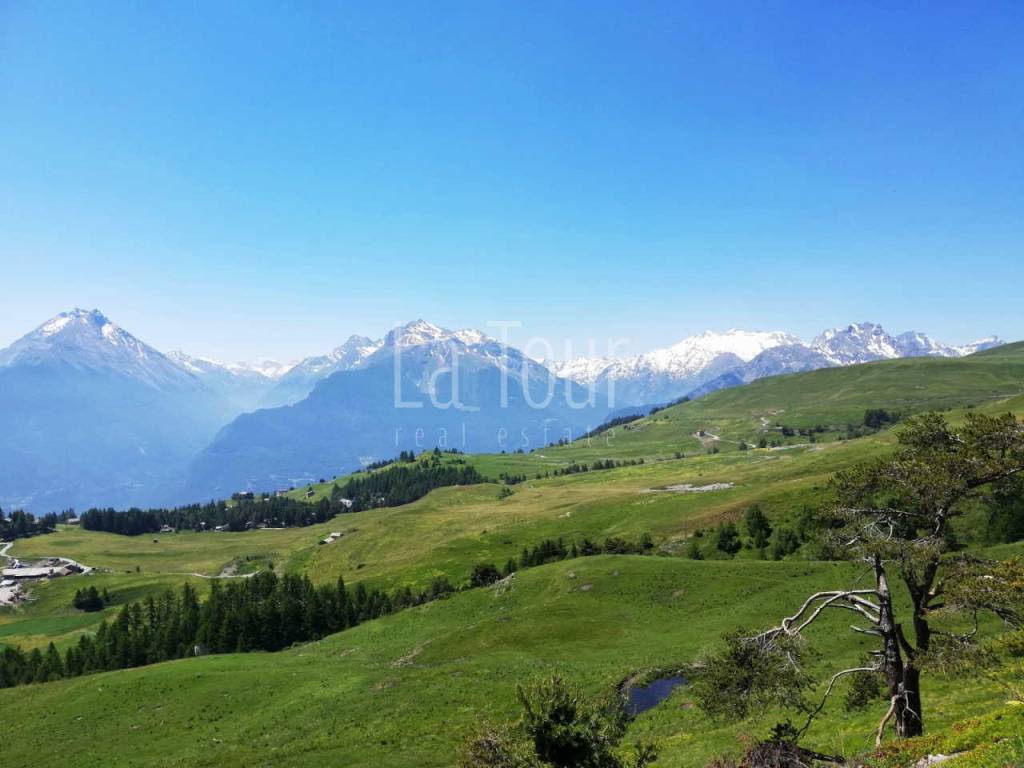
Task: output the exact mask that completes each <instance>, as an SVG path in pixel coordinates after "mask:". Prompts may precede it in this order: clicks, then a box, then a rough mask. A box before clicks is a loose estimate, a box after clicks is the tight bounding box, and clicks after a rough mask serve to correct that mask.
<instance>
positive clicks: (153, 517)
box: [81, 494, 347, 536]
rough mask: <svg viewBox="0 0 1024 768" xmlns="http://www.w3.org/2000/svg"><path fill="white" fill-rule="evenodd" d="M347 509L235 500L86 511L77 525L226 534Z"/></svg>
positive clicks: (134, 532)
mask: <svg viewBox="0 0 1024 768" xmlns="http://www.w3.org/2000/svg"><path fill="white" fill-rule="evenodd" d="M345 511H347V508H346V507H345V506H344V505H342V504H341V503H339V502H336V501H334V500H331V499H321V500H319V501H317V502H315V503H309V502H305V501H299V500H298V499H293V498H290V497H288V496H270V495H268V494H263V495H261V496H258V497H255V498H252V499H248V498H241V497H239V498H237V499H235V500H233V502H232V503H231V504H228V502H226V501H223V500H221V501H211V502H207V503H206V504H189V505H186V506H183V507H174V508H171V509H159V508H158V509H138V508H137V507H133V508H131V509H127V510H123V511H118V510H115V509H111V508H108V509H90V510H87V511H86V512H84V513H82V518H81V525H82V527H83V528H85V529H86V530H89V531H106V532H107V533H120V534H123V535H126V536H138V535H140V534H144V533H156V532H158V531H159V530H160V529H161V528H163V527H164V526H169V527H171V528H174V529H175V530H192V531H204V530H210V529H213V528H216V527H218V526H226V527H227V530H229V531H244V530H246V529H247V528H253V527H255V526H257V525H266V526H270V527H273V528H281V527H284V528H295V527H301V526H306V525H314V524H316V523H323V522H326V521H328V520H330V519H331V518H332V517H334V516H335V515H337V514H338V513H339V512H345Z"/></svg>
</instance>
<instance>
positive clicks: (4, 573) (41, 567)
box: [0, 557, 92, 606]
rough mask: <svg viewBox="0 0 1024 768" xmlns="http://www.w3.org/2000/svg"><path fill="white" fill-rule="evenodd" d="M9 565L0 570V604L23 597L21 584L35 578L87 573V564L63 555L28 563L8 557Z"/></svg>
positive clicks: (17, 600) (54, 577)
mask: <svg viewBox="0 0 1024 768" xmlns="http://www.w3.org/2000/svg"><path fill="white" fill-rule="evenodd" d="M9 560H10V563H9V567H7V568H3V569H2V570H0V606H3V605H14V604H15V603H18V602H19V601H21V600H22V599H23V598H24V597H25V592H24V590H23V589H22V584H24V582H26V581H33V580H36V579H56V578H59V577H61V576H72V575H74V574H77V573H88V572H89V571H91V570H92V569H91V568H89V567H88V566H85V565H82V564H81V563H76V562H75V561H74V560H68V559H67V558H64V557H48V558H46V559H45V560H40V561H38V562H35V563H32V564H28V563H24V562H22V561H21V560H17V559H15V558H13V557H12V558H9Z"/></svg>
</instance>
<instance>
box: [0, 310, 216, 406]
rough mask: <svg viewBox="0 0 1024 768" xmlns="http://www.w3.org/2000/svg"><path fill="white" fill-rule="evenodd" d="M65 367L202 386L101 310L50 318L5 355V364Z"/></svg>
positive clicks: (1, 358)
mask: <svg viewBox="0 0 1024 768" xmlns="http://www.w3.org/2000/svg"><path fill="white" fill-rule="evenodd" d="M13 365H27V366H49V365H62V366H68V367H70V368H76V369H91V370H103V371H110V372H114V373H117V374H119V375H123V376H127V377H129V378H136V379H139V380H142V381H145V382H146V383H148V384H150V385H152V386H156V387H162V386H165V385H171V386H187V387H194V386H196V384H197V383H198V382H197V381H196V379H195V378H194V377H192V376H191V375H190V374H189V373H188V372H187V371H185V370H183V369H182V367H181V366H180V364H179V363H175V362H173V361H172V360H170V359H168V358H167V357H165V356H164V355H163V354H161V353H160V352H158V351H157V350H155V349H153V348H152V347H151V346H149V345H148V344H145V343H144V342H142V341H140V340H139V339H137V338H136V337H134V336H133V335H132V334H130V333H128V331H126V330H124V329H123V328H121V327H119V326H118V325H116V324H114V323H113V322H111V320H110V319H109V318H108V317H107V316H106V315H104V314H103V313H102V312H100V311H99V310H98V309H80V308H75V309H72V310H70V311H68V312H61V313H60V314H58V315H56V316H54V317H52V318H50V319H49V320H47V321H46V322H45V323H43V324H42V325H40V326H39V327H38V328H36V329H35V330H34V331H31V332H30V333H28V334H26V335H25V336H22V337H21V338H20V339H18V340H17V341H15V342H14V343H13V344H11V346H9V347H8V348H7V349H5V350H2V351H0V366H13Z"/></svg>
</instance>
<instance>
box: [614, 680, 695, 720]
mask: <svg viewBox="0 0 1024 768" xmlns="http://www.w3.org/2000/svg"><path fill="white" fill-rule="evenodd" d="M680 685H686V678H685V677H683V676H681V675H673V676H672V677H659V678H658V679H657V680H653V681H651V682H650V683H648V684H647V685H644V686H636V687H635V688H630V689H629V695H628V697H627V699H626V711H627V712H628V713H629V714H631V715H639V714H640V713H641V712H646V711H647V710H648V709H650V708H651V707H653V706H656V705H657V704H660V703H661V702H663V701H664V700H665V699H667V698H668V695H669V694H670V693H672V691H673V690H674V689H675V688H676V687H678V686H680Z"/></svg>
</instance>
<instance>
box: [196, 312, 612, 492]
mask: <svg viewBox="0 0 1024 768" xmlns="http://www.w3.org/2000/svg"><path fill="white" fill-rule="evenodd" d="M355 347H359V348H361V349H362V350H372V351H371V352H370V354H368V355H367V354H359V355H352V356H350V358H349V360H348V361H347V366H348V367H347V368H345V369H338V368H336V367H334V366H333V365H325V366H322V367H317V366H316V365H314V364H312V363H311V364H310V365H308V366H307V368H306V369H305V370H311V371H313V373H314V374H320V375H321V377H320V378H318V379H315V380H314V381H312V390H311V391H310V392H309V393H308V395H307V396H305V397H304V398H302V399H301V400H299V401H298V402H295V403H293V404H291V405H288V406H286V407H278V408H265V409H261V410H258V411H256V412H254V413H248V414H243V415H242V416H239V417H238V418H237V419H235V420H234V421H233V422H232V423H231V424H229V425H227V426H226V427H224V429H222V430H221V431H220V433H219V434H218V435H217V438H216V440H214V442H213V443H212V444H211V445H210V446H209V447H207V449H206V450H204V451H203V452H202V453H201V454H200V455H199V456H198V457H197V458H196V460H195V461H194V462H193V463H192V465H191V467H190V470H189V480H188V484H187V488H186V491H185V495H187V496H189V497H193V498H209V497H210V496H216V495H222V494H223V493H225V492H229V490H228V489H231V490H238V489H239V488H252V489H272V488H275V487H280V486H282V485H291V484H296V483H300V482H305V481H306V480H309V479H317V478H318V477H322V476H329V475H334V474H336V473H338V472H341V471H348V470H352V469H356V468H358V467H359V466H360V462H361V461H362V460H363V459H365V458H367V457H373V458H386V457H388V456H393V455H394V454H395V453H396V452H398V451H401V450H418V449H422V448H424V447H430V446H434V445H440V446H441V447H453V448H458V449H460V450H465V451H471V452H473V451H501V450H515V449H517V448H524V449H529V448H535V447H541V446H544V445H547V444H548V443H551V442H555V441H557V440H559V439H561V438H563V437H567V436H579V435H581V434H583V433H584V432H586V431H588V430H589V429H592V428H594V427H596V426H598V425H599V424H601V423H602V422H603V421H604V420H605V418H606V416H607V414H608V410H609V409H608V408H607V407H606V405H605V404H604V402H603V399H602V398H599V397H596V396H595V397H591V393H589V392H588V391H587V390H586V389H585V388H584V387H581V386H580V385H578V384H576V383H574V382H571V381H568V380H566V379H563V378H559V377H557V376H555V375H554V374H553V373H552V372H550V371H549V370H548V369H547V368H545V367H544V366H543V365H541V364H540V363H537V362H536V361H533V360H529V359H528V358H526V357H525V356H524V355H523V354H522V353H521V352H520V351H518V350H516V349H514V348H506V347H503V346H502V345H501V344H500V343H499V342H497V341H495V340H494V339H492V338H490V337H488V336H487V335H485V334H483V333H481V332H480V331H475V330H460V331H450V330H446V329H444V328H440V327H438V326H436V325H432V324H431V323H427V322H425V321H423V320H417V321H414V322H412V323H408V324H406V325H404V326H401V327H399V328H395V329H393V330H392V331H391V332H389V333H388V334H387V335H386V336H385V337H384V338H383V339H381V340H380V341H372V342H369V343H367V340H366V339H359V340H357V342H356V343H354V344H353V345H352V348H355ZM337 357H338V358H341V357H342V356H341V355H338V356H337ZM300 366H301V364H300ZM332 367H334V370H333V372H331V373H330V374H329V375H324V374H325V372H326V371H329V370H330V369H331V368H332ZM290 375H291V374H289V375H288V376H285V377H284V378H283V379H282V384H283V383H284V381H285V379H288V378H289V376H290Z"/></svg>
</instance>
